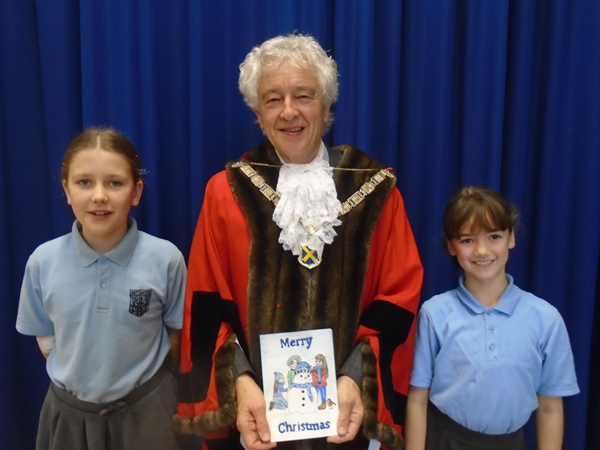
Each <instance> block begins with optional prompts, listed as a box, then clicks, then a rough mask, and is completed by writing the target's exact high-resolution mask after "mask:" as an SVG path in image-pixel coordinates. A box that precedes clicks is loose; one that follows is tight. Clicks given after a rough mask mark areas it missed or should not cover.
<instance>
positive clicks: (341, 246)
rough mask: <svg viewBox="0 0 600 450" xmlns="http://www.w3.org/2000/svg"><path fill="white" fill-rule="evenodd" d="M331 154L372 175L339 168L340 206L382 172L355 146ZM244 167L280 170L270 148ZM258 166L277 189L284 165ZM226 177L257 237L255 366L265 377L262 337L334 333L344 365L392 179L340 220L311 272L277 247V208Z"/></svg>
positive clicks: (241, 181) (252, 286)
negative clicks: (308, 331) (300, 332)
mask: <svg viewBox="0 0 600 450" xmlns="http://www.w3.org/2000/svg"><path fill="white" fill-rule="evenodd" d="M333 151H337V152H341V153H342V154H343V156H342V161H341V163H340V164H339V166H338V168H354V169H373V170H369V171H347V170H335V171H334V175H333V179H334V182H335V185H336V190H337V193H338V198H339V199H340V201H345V200H347V199H348V197H350V196H351V195H352V194H353V193H354V192H356V190H357V189H358V188H360V186H361V185H362V184H363V183H365V182H366V181H367V180H368V179H369V178H370V177H372V176H373V175H374V174H375V173H376V172H377V171H378V170H380V169H382V168H383V167H382V166H381V165H380V164H379V163H377V162H376V161H374V160H372V159H371V158H369V157H368V156H367V155H366V154H365V153H363V152H361V151H360V150H358V149H356V148H354V147H351V146H342V147H336V148H334V149H333ZM244 161H245V162H248V163H252V162H260V163H268V164H275V165H277V166H279V165H280V162H279V159H278V158H277V154H276V153H275V151H274V149H273V147H272V146H271V145H270V143H268V142H267V143H265V144H263V145H261V146H259V147H257V148H256V149H254V150H253V151H252V152H251V153H250V154H248V155H247V157H246V158H244ZM253 168H254V170H256V172H257V173H259V174H260V175H261V176H262V177H263V178H264V179H265V181H266V182H267V184H269V185H270V186H271V187H272V188H273V189H275V188H276V186H277V179H278V176H279V167H265V166H258V165H254V166H253ZM227 174H228V177H229V183H230V185H231V188H232V191H233V194H234V196H235V197H236V199H237V201H238V204H239V205H240V207H241V208H242V211H243V212H244V215H245V216H246V219H247V221H248V227H249V230H250V236H251V244H250V256H249V274H248V275H249V276H248V290H247V295H248V317H247V319H248V320H247V324H248V325H247V338H248V346H249V349H250V355H249V356H250V358H249V359H250V363H251V364H252V365H253V367H254V368H255V370H256V371H257V372H258V373H260V356H259V355H260V350H259V335H260V334H264V333H280V332H287V331H297V330H303V329H317V328H332V329H333V336H334V345H335V349H336V366H337V367H340V366H341V364H342V363H343V362H344V361H345V360H346V358H347V357H348V355H349V354H350V351H351V350H352V348H353V347H354V338H355V333H356V330H357V327H358V320H359V313H360V310H361V307H360V306H361V297H362V292H363V288H364V280H365V274H366V271H367V264H368V258H369V243H370V241H371V237H372V236H373V232H374V229H375V225H376V223H377V220H378V218H379V215H380V214H381V210H382V208H383V205H384V203H385V201H386V199H387V197H388V195H389V192H390V190H391V189H392V187H393V185H394V183H393V179H392V178H390V179H389V181H387V180H386V181H384V182H383V183H381V184H380V185H379V186H377V188H376V189H375V191H374V192H373V193H372V194H371V195H369V196H368V197H367V198H366V199H365V201H363V202H362V203H361V204H359V205H358V206H357V207H355V208H354V209H353V210H352V211H350V212H349V213H348V214H346V215H344V216H343V217H341V220H342V225H341V226H339V227H336V228H335V231H336V232H337V234H338V236H336V237H335V239H334V241H333V244H331V245H325V248H324V250H323V255H322V258H323V262H322V263H321V265H320V266H318V267H316V268H314V269H307V268H305V267H302V266H301V265H300V264H299V263H298V260H297V257H296V256H294V255H293V254H292V253H291V252H290V251H285V250H284V249H283V247H282V245H281V244H280V243H279V242H278V237H279V233H280V231H281V230H280V229H279V227H278V226H277V225H276V224H275V223H274V222H273V219H272V216H273V210H274V208H275V206H274V205H273V204H272V203H271V202H269V201H268V200H267V199H266V198H265V197H264V196H263V195H262V194H261V193H260V192H259V191H258V189H257V188H256V187H255V186H254V185H253V184H252V182H251V181H250V179H248V178H247V177H246V176H245V175H244V174H243V173H242V172H241V171H240V170H239V169H236V168H233V167H231V165H228V167H227ZM278 305H279V306H278ZM259 376H260V375H259Z"/></svg>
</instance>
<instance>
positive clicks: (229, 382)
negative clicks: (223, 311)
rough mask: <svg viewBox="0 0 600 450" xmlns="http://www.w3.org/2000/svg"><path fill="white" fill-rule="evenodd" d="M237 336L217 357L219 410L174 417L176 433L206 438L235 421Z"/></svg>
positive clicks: (216, 380) (233, 337)
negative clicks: (234, 362) (234, 377)
mask: <svg viewBox="0 0 600 450" xmlns="http://www.w3.org/2000/svg"><path fill="white" fill-rule="evenodd" d="M236 345H237V344H236V342H235V335H234V334H231V336H229V337H228V338H227V340H226V341H225V342H224V343H223V345H222V346H221V348H220V349H219V351H218V352H217V354H216V355H215V384H216V388H217V395H218V397H219V409H218V410H216V411H209V412H206V413H204V414H202V415H200V416H196V417H193V418H191V417H181V416H179V415H177V414H176V415H175V416H174V417H173V426H174V428H175V431H177V432H178V433H182V434H196V435H198V436H205V435H207V434H208V433H212V432H214V431H217V430H220V429H222V428H226V427H229V426H231V425H232V424H233V422H234V421H235V416H236V407H237V405H236V401H235V386H234V381H235V380H234V379H233V371H232V367H233V356H234V354H235V346H236Z"/></svg>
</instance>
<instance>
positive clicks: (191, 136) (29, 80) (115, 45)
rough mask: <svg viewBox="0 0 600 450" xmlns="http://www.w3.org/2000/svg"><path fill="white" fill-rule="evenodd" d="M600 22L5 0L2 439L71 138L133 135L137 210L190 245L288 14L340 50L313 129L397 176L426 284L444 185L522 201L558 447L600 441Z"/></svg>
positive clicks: (17, 437)
mask: <svg viewBox="0 0 600 450" xmlns="http://www.w3.org/2000/svg"><path fill="white" fill-rule="evenodd" d="M598 23H600V3H599V2H597V1H595V0H534V1H528V2H519V1H515V0H512V1H508V0H489V1H487V0H486V1H479V0H471V1H466V0H403V1H400V0H396V1H391V0H381V1H346V0H337V1H334V0H329V1H320V0H311V1H301V2H300V1H292V0H280V1H274V0H273V1H267V0H262V1H259V0H238V1H234V0H223V1H218V2H212V1H211V2H209V1H198V0H196V1H192V0H189V1H161V0H149V1H140V0H129V1H118V0H111V1H103V2H99V1H91V0H62V1H60V2H47V1H42V0H38V1H35V0H4V1H2V2H0V192H1V195H0V252H1V253H0V254H1V255H2V258H1V259H0V281H1V282H2V286H4V292H5V299H4V301H3V305H4V306H6V308H4V314H0V336H1V337H2V345H0V361H1V362H2V364H1V365H0V383H1V385H2V386H3V387H4V395H3V396H2V399H3V401H2V402H1V404H0V442H1V443H2V445H1V447H2V448H3V449H9V450H13V449H15V450H16V449H19V450H23V449H25V450H26V449H31V448H33V445H34V440H35V428H36V425H37V417H38V412H39V408H40V406H41V402H42V400H43V396H44V393H45V390H46V388H47V384H48V378H47V375H46V373H45V368H44V362H43V360H42V357H41V356H40V355H39V352H38V350H37V347H36V344H35V341H34V339H33V338H30V337H23V336H20V335H18V333H16V331H15V329H14V321H15V317H16V309H17V303H18V295H19V288H20V283H21V278H22V275H23V269H24V266H25V262H26V260H27V257H28V256H29V254H30V253H31V252H32V251H33V249H34V248H35V247H36V246H37V245H39V244H41V243H42V242H44V241H46V240H48V239H51V238H53V237H56V236H59V235H61V234H64V233H66V232H68V231H69V230H70V225H71V222H72V220H73V217H72V213H71V211H70V209H69V207H68V205H67V204H66V201H65V198H64V195H63V194H62V189H61V186H60V180H59V175H58V174H59V171H60V161H61V158H62V154H63V152H64V150H65V148H66V146H67V145H68V143H69V142H70V140H71V139H72V138H73V136H74V135H75V134H76V133H77V132H79V131H80V130H81V129H82V128H84V127H86V126H89V125H111V126H114V127H116V128H117V129H119V130H121V131H122V132H124V133H125V134H126V135H127V136H129V137H130V139H131V140H132V141H133V142H134V144H135V145H136V146H137V148H138V150H139V151H140V154H141V158H142V162H143V164H144V166H145V168H146V169H147V175H146V178H145V181H146V187H145V190H144V194H143V198H142V202H141V205H140V206H139V207H138V208H137V210H136V211H135V213H134V214H135V216H136V218H137V219H138V221H139V224H140V227H141V228H142V229H143V230H145V231H148V232H149V233H152V234H155V235H158V236H160V237H163V238H166V239H169V240H171V241H173V242H174V243H175V244H176V245H177V246H178V247H179V248H180V249H181V250H182V251H183V252H184V254H187V253H188V249H189V245H190V243H191V239H192V233H193V230H194V226H195V222H196V220H197V217H198V213H199V210H200V206H201V203H202V198H203V191H204V186H205V184H206V182H207V181H208V178H209V177H210V176H211V175H213V174H214V173H216V172H217V171H218V170H220V169H222V168H223V166H224V164H225V162H226V161H228V160H231V159H236V158H238V157H240V156H241V155H242V154H243V153H244V152H246V151H248V150H250V149H251V148H252V147H253V146H255V145H256V144H258V143H259V142H261V141H262V140H263V139H264V138H263V136H262V135H261V132H260V130H259V128H258V126H257V125H256V124H255V118H254V115H253V113H252V112H251V111H250V110H249V109H248V108H247V107H246V106H245V105H244V103H243V100H242V98H241V95H240V94H239V93H238V91H237V75H238V66H239V64H240V63H241V62H242V60H243V58H244V56H245V55H246V53H247V52H248V51H249V50H250V49H251V48H252V46H254V45H258V44H260V43H261V42H262V41H264V40H265V39H268V38H270V37H273V36H275V35H277V34H282V33H290V32H294V31H298V32H301V33H309V34H312V35H314V36H315V37H316V38H317V39H318V40H319V42H320V43H321V44H322V45H323V47H324V48H326V49H329V50H330V51H331V53H332V54H333V56H334V58H335V59H336V61H337V63H338V67H339V72H340V99H339V101H338V103H337V104H336V105H335V106H334V115H335V122H334V126H333V128H332V130H331V131H330V132H329V133H328V135H327V136H326V138H325V140H326V141H327V142H328V143H330V144H333V145H337V144H343V143H352V144H355V145H357V146H358V147H360V148H362V149H363V150H365V151H367V152H368V153H370V154H371V155H373V156H374V157H376V158H377V159H379V160H381V161H382V162H383V163H384V164H386V165H387V166H391V167H393V168H394V170H395V172H396V174H397V175H398V186H399V188H400V190H401V192H402V194H403V196H404V198H405V201H406V206H407V210H408V214H409V217H410V220H411V224H412V227H413V230H414V233H415V236H416V239H417V243H418V246H419V249H420V252H421V256H422V259H423V264H424V266H425V282H424V286H423V299H427V298H429V297H430V296H431V295H434V294H436V293H439V292H442V291H444V290H447V289H450V288H452V287H454V286H455V284H456V282H457V276H458V271H457V270H456V269H455V268H454V267H453V266H452V264H451V261H450V259H449V258H448V257H447V256H446V255H444V254H443V252H442V250H441V247H440V242H441V241H440V234H441V215H442V210H443V206H444V204H445V202H446V200H447V199H448V198H449V196H450V195H451V194H452V192H453V191H454V190H456V189H457V188H459V187H460V186H463V185H468V184H484V185H487V186H489V187H492V188H494V189H499V190H501V191H503V192H504V193H505V194H507V195H508V197H509V198H510V199H511V200H512V201H513V202H514V203H516V204H517V206H518V207H519V208H520V210H521V222H522V226H521V228H520V230H519V232H518V234H517V247H516V248H515V250H514V251H513V252H512V253H511V256H510V260H509V266H508V271H509V272H510V273H511V274H512V275H513V276H514V277H515V280H516V282H517V284H518V285H519V286H521V287H522V288H524V289H526V290H530V291H532V292H533V293H535V294H537V295H538V296H540V297H542V298H545V299H546V300H548V301H549V302H551V303H552V304H553V305H555V306H556V307H557V308H558V309H559V310H560V312H561V313H562V315H563V317H564V318H565V322H566V324H567V327H568V330H569V333H570V337H571V342H572V345H573V350H574V354H575V359H576V368H577V374H578V378H579V383H580V388H581V390H582V393H581V394H579V395H577V396H575V397H572V398H568V399H566V400H565V408H566V434H565V445H564V448H568V449H576V450H583V449H591V448H597V447H598V446H600V432H599V431H598V430H599V429H600V413H599V411H598V407H599V406H600V389H598V388H597V386H596V385H597V384H598V383H594V381H597V380H598V379H600V378H599V377H600V365H599V364H598V362H597V358H595V357H594V355H595V354H596V353H597V350H598V349H600V314H599V313H598V309H595V304H596V301H595V300H596V299H597V298H598V289H599V287H598V285H597V279H598V273H599V270H600V267H599V262H600V175H599V174H600V27H598ZM594 317H596V319H594ZM594 320H595V321H594ZM528 430H529V431H531V427H530V428H528ZM530 435H531V433H530ZM530 441H531V444H532V445H533V439H530ZM532 448H534V447H532Z"/></svg>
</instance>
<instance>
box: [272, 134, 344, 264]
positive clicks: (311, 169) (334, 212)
mask: <svg viewBox="0 0 600 450" xmlns="http://www.w3.org/2000/svg"><path fill="white" fill-rule="evenodd" d="M326 151H327V150H326V148H325V144H324V143H323V142H321V147H320V149H319V153H318V154H317V156H316V157H315V159H314V160H313V161H311V162H310V163H308V164H288V163H284V164H283V166H282V167H281V170H280V171H279V179H278V180H277V194H279V196H280V199H279V202H278V203H277V206H276V207H275V211H274V212H273V220H274V221H275V223H276V224H277V225H278V226H279V228H281V234H280V235H279V242H280V243H281V244H283V248H284V249H285V250H291V251H292V253H293V254H294V255H299V254H300V244H307V245H308V246H309V247H310V248H311V249H314V250H317V252H318V254H319V255H321V254H322V252H323V247H324V246H325V244H331V243H332V242H333V238H334V237H335V236H337V233H336V232H335V231H334V229H333V227H335V226H339V225H341V224H342V222H341V220H339V219H338V215H339V213H340V211H341V209H342V206H341V204H340V201H339V200H338V198H337V192H336V190H335V184H334V183H333V178H332V177H333V168H332V167H331V166H330V165H329V162H328V161H326V160H325V159H324V156H325V152H326ZM308 230H311V231H312V233H311V232H309V231H308Z"/></svg>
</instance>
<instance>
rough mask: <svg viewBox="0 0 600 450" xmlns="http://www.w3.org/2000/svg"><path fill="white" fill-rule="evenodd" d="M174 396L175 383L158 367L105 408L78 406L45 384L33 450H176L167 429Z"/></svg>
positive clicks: (76, 401) (103, 405)
mask: <svg viewBox="0 0 600 450" xmlns="http://www.w3.org/2000/svg"><path fill="white" fill-rule="evenodd" d="M176 391H177V386H176V382H175V378H174V377H173V375H172V374H171V373H170V372H169V371H168V370H167V369H166V368H164V367H163V368H161V369H160V370H159V371H158V372H157V373H156V374H155V375H154V376H153V377H152V378H150V379H149V380H148V381H147V382H145V383H144V384H142V385H141V386H139V387H138V388H136V389H134V390H133V391H132V392H130V393H129V394H128V395H126V396H125V397H123V398H121V399H119V400H115V401H113V402H109V403H90V402H84V401H82V400H79V399H77V398H76V397H75V396H73V395H71V394H70V393H68V392H67V391H66V390H64V389H61V388H59V387H58V386H56V385H55V384H54V383H52V382H50V387H49V388H48V393H47V394H46V399H45V400H44V405H43V406H42V411H41V413H40V424H39V428H38V435H37V444H36V450H67V449H68V450H177V448H178V446H177V438H176V435H175V433H174V431H173V428H172V425H171V424H172V418H173V414H175V409H176V407H177V394H176Z"/></svg>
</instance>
